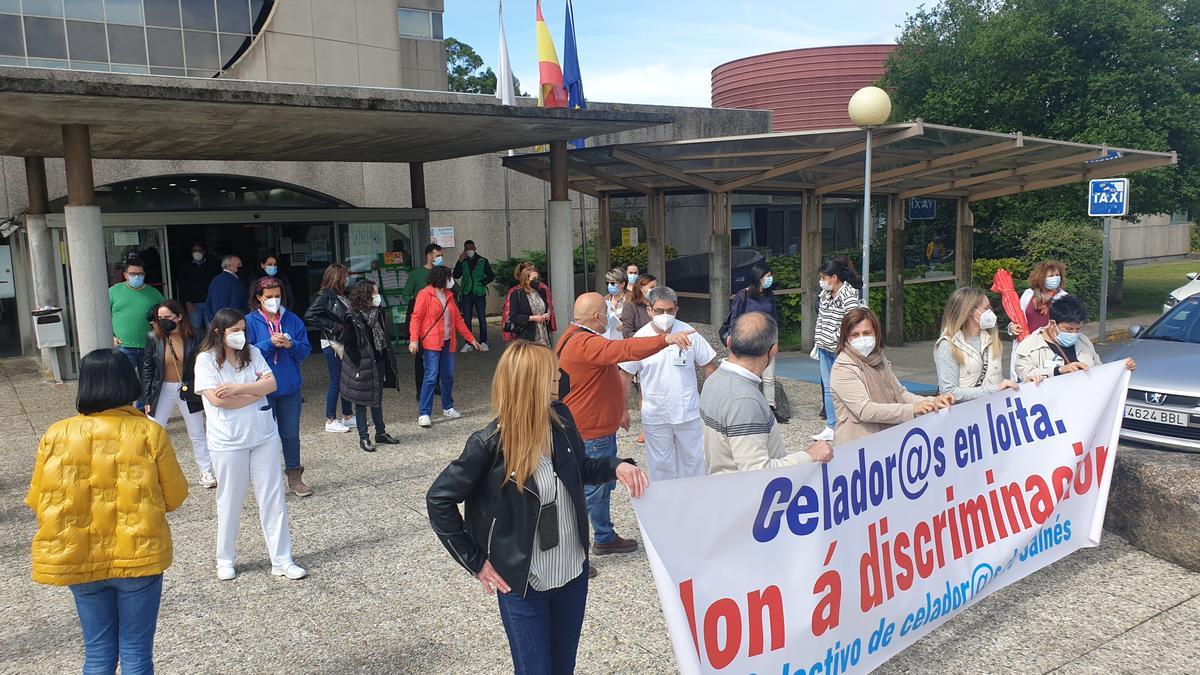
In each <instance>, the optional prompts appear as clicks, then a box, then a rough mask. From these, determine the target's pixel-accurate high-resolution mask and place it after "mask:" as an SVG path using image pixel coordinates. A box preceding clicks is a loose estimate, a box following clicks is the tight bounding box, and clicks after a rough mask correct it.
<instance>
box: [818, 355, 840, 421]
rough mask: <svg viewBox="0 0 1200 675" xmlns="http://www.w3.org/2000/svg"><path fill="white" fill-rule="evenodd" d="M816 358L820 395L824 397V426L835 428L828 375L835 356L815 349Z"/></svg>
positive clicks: (831, 392) (835, 418) (835, 414)
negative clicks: (819, 363)
mask: <svg viewBox="0 0 1200 675" xmlns="http://www.w3.org/2000/svg"><path fill="white" fill-rule="evenodd" d="M817 357H818V358H819V359H820V361H821V393H822V394H823V395H824V396H825V426H827V427H829V428H830V429H833V428H835V427H837V413H835V412H834V410H833V390H832V389H830V388H829V373H830V371H831V370H832V369H833V361H834V359H836V358H837V355H836V354H834V353H833V352H827V351H825V350H824V349H817Z"/></svg>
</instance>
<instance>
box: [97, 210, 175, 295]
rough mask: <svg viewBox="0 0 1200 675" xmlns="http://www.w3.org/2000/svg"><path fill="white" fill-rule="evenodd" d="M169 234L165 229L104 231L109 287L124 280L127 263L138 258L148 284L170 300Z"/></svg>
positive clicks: (112, 229) (147, 228) (109, 229)
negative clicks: (124, 269)
mask: <svg viewBox="0 0 1200 675" xmlns="http://www.w3.org/2000/svg"><path fill="white" fill-rule="evenodd" d="M166 256H167V231H166V228H164V227H106V228H104V263H105V270H106V271H107V272H108V285H109V286H112V285H113V284H116V283H120V282H121V281H123V280H124V279H125V276H124V272H123V268H124V266H125V261H126V260H128V259H130V258H137V259H139V260H141V261H142V264H143V266H144V267H145V268H146V285H147V286H153V287H155V288H157V289H158V290H159V292H161V293H162V294H163V296H164V297H168V298H169V297H171V279H170V269H169V268H170V265H168V264H167V257H166Z"/></svg>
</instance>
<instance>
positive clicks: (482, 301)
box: [462, 295, 487, 342]
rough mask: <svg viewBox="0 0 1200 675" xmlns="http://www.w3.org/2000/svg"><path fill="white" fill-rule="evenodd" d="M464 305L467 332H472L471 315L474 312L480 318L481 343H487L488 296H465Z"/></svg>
mask: <svg viewBox="0 0 1200 675" xmlns="http://www.w3.org/2000/svg"><path fill="white" fill-rule="evenodd" d="M462 304H463V306H462V311H463V321H464V322H466V324H467V330H471V314H472V310H474V314H475V315H476V316H478V317H479V341H480V342H487V296H485V295H464V296H462Z"/></svg>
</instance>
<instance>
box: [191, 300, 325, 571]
mask: <svg viewBox="0 0 1200 675" xmlns="http://www.w3.org/2000/svg"><path fill="white" fill-rule="evenodd" d="M195 387H196V391H197V392H198V393H200V394H201V395H202V396H203V397H204V413H205V418H206V420H207V423H206V430H207V431H208V449H209V453H210V455H211V457H212V464H213V471H214V472H215V473H216V475H217V578H218V579H221V580H222V581H228V580H230V579H233V578H234V577H236V576H237V572H236V571H235V569H234V560H235V559H236V557H237V538H238V524H239V520H240V519H241V515H242V504H243V503H244V502H245V500H246V489H247V487H248V485H249V484H250V483H251V482H253V483H254V498H255V500H256V501H257V502H258V516H259V520H260V521H261V522H262V530H263V537H264V538H265V539H266V542H267V552H268V554H269V555H270V557H271V574H274V575H275V576H278V577H287V578H288V579H303V578H304V577H306V576H308V571H307V570H305V569H304V568H303V567H300V566H299V565H297V564H296V563H295V562H294V561H293V560H292V537H291V533H290V532H289V531H288V516H287V503H286V502H285V501H284V495H283V478H282V473H281V471H280V469H279V453H280V451H281V449H282V446H281V444H280V441H279V430H278V428H277V426H276V425H275V421H274V418H273V417H272V415H271V406H270V404H269V403H268V402H267V394H269V393H271V392H273V391H275V378H274V376H273V375H272V374H271V367H270V366H269V365H267V362H266V360H265V359H263V356H262V353H261V352H259V351H258V349H257V348H256V347H254V346H253V345H250V344H247V343H246V321H245V319H243V318H242V315H241V314H240V313H239V312H238V311H237V310H234V309H230V308H226V309H223V310H221V311H219V312H217V314H216V316H214V317H213V320H212V322H211V323H210V324H209V326H208V333H207V334H206V335H205V337H204V342H203V344H201V345H200V353H199V354H198V355H197V356H196V382H195Z"/></svg>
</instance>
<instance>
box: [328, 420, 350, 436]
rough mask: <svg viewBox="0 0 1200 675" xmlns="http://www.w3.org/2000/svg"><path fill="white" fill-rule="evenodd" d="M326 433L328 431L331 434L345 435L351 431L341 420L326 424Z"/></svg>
mask: <svg viewBox="0 0 1200 675" xmlns="http://www.w3.org/2000/svg"><path fill="white" fill-rule="evenodd" d="M325 431H328V432H329V433H331V434H344V433H346V432H347V431H350V429H349V428H347V427H346V425H344V424H342V421H341V420H333V421H332V422H326V423H325Z"/></svg>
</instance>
